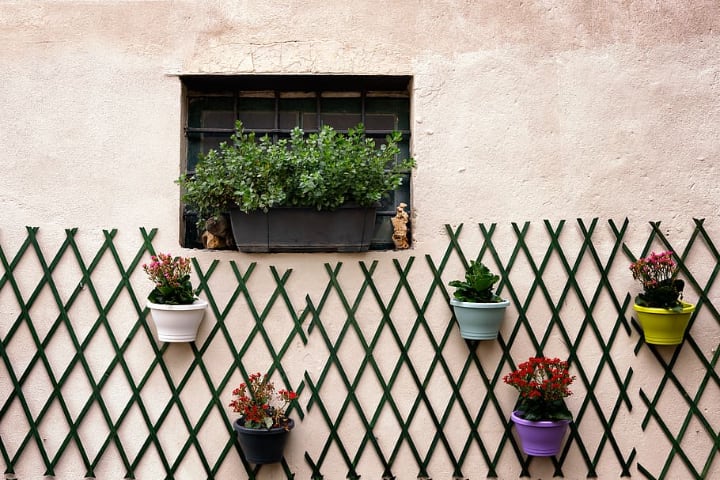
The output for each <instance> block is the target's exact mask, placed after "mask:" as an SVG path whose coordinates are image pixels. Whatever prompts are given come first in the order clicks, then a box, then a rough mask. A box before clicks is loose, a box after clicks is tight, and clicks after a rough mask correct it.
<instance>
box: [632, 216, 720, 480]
mask: <svg viewBox="0 0 720 480" xmlns="http://www.w3.org/2000/svg"><path fill="white" fill-rule="evenodd" d="M693 220H694V222H695V230H694V231H693V234H692V235H691V237H690V239H689V240H688V243H687V245H686V246H685V248H684V249H683V250H682V252H679V251H678V250H677V249H676V248H674V247H673V245H672V244H671V243H670V242H669V241H668V239H667V237H666V236H665V235H664V233H663V232H662V230H661V229H660V222H650V226H651V227H652V233H651V235H650V236H649V238H648V240H647V242H646V244H645V247H644V249H643V251H642V253H641V255H640V256H646V255H647V254H648V253H649V251H650V250H651V247H652V245H653V244H654V242H659V243H660V245H661V246H662V248H663V249H667V250H672V251H673V252H675V258H676V259H677V263H678V268H679V270H680V272H681V276H682V277H683V278H684V279H685V280H686V287H687V286H689V287H691V288H692V289H693V290H694V291H695V292H698V293H699V297H698V301H697V302H696V309H695V312H694V313H693V315H692V317H691V319H690V322H689V324H688V329H687V333H686V337H685V339H684V341H683V343H682V344H680V345H678V346H677V347H675V349H674V351H673V354H672V355H671V357H670V360H669V361H668V362H666V361H665V360H664V358H663V356H662V355H660V353H659V351H658V347H656V346H653V345H647V347H648V348H649V349H650V351H651V353H652V355H653V357H654V358H655V359H656V361H657V363H658V364H659V365H660V366H661V367H662V368H663V372H664V373H663V377H662V379H661V380H660V382H659V383H658V387H657V390H656V392H655V394H654V396H653V398H652V399H651V398H649V397H648V396H647V394H646V393H645V392H644V391H643V390H642V389H641V390H640V398H641V399H642V400H643V402H644V404H645V406H646V407H647V413H646V415H645V417H644V418H643V421H642V424H641V426H642V429H643V430H645V429H646V428H647V426H648V424H649V422H650V420H651V419H653V420H654V421H655V422H656V424H657V425H658V427H659V428H660V430H661V431H662V432H663V434H664V435H665V437H666V438H667V439H668V441H669V442H670V444H671V445H672V448H671V450H670V453H669V454H668V456H667V458H666V459H665V462H664V464H663V467H662V470H661V472H660V475H659V476H658V477H657V478H658V479H663V478H666V476H667V475H668V472H669V469H670V466H671V464H672V462H673V460H674V459H675V458H676V457H678V458H679V459H680V460H681V462H682V463H683V464H684V465H685V467H686V468H687V469H688V471H689V472H691V473H692V474H693V475H694V476H695V477H696V478H707V476H708V475H709V474H710V467H711V465H712V463H713V461H714V460H715V458H716V457H717V456H718V452H719V450H720V432H715V431H714V430H713V428H712V425H710V423H709V422H708V421H707V419H706V418H705V416H704V415H703V412H702V411H701V410H700V409H698V408H697V405H698V403H699V402H700V399H701V397H702V396H703V393H704V392H705V389H706V387H707V384H708V383H709V382H710V380H713V381H714V383H715V385H716V386H718V387H720V378H719V377H718V374H717V364H718V358H719V353H718V348H715V349H714V353H713V356H712V359H711V360H710V361H708V360H707V358H706V357H705V353H704V352H703V350H702V349H701V348H700V347H699V346H698V344H697V342H695V340H694V339H693V337H692V326H693V324H694V323H695V320H696V319H697V317H698V314H699V313H700V312H701V311H702V310H709V312H708V313H710V314H711V315H712V318H713V319H714V320H715V322H716V323H718V324H720V315H718V310H717V308H716V307H715V305H713V304H712V303H711V302H710V301H709V300H708V297H707V296H708V293H709V291H710V288H711V287H712V285H713V283H714V282H715V280H716V278H717V275H718V272H719V271H720V265H719V263H718V262H720V254H719V253H718V250H717V248H716V247H715V245H714V243H713V242H712V240H711V238H710V237H709V236H708V235H707V232H706V231H705V229H704V227H703V223H704V220H702V219H693ZM698 239H701V240H702V242H703V243H704V245H705V247H706V248H707V249H708V250H709V251H710V253H711V254H712V256H713V259H714V260H715V265H714V267H713V270H712V273H711V274H710V277H709V279H708V282H707V284H706V285H705V287H704V288H702V287H701V285H700V284H699V283H698V282H697V280H696V279H695V277H694V276H693V273H692V271H690V269H688V268H687V267H686V266H685V261H686V259H687V258H688V256H689V254H690V252H691V251H692V247H693V245H694V243H695V242H696V241H697V240H698ZM624 248H625V252H626V254H627V255H628V256H629V257H630V259H631V261H635V260H636V258H635V256H634V255H632V253H631V252H630V249H629V248H628V247H627V246H625V247H624ZM685 291H686V293H687V291H688V289H687V288H686V290H685ZM633 325H634V326H635V328H636V330H637V331H638V333H639V334H640V337H641V338H640V340H638V344H637V346H636V350H635V353H636V354H637V353H638V351H639V349H640V348H641V346H642V345H644V343H643V342H642V330H641V329H640V326H639V325H638V323H637V321H636V320H633ZM686 348H690V349H691V350H692V351H693V353H694V354H695V357H696V359H697V360H698V361H700V362H701V363H702V364H703V366H704V367H705V375H704V376H703V379H702V381H701V382H700V385H699V387H698V390H697V392H696V394H695V396H694V397H691V396H690V395H689V393H688V392H687V390H686V388H685V386H684V385H683V383H682V382H681V381H680V379H678V378H677V376H676V375H675V373H674V368H675V366H676V364H677V362H678V359H679V358H680V354H681V352H682V350H683V349H686ZM668 383H671V384H672V385H673V386H674V387H675V389H676V391H677V392H678V393H679V394H680V396H681V397H682V398H683V400H684V402H685V403H686V404H687V408H688V413H687V415H686V416H685V418H684V419H683V422H682V424H681V426H680V430H679V431H678V432H677V436H674V435H673V433H672V432H671V431H670V430H669V429H668V428H667V426H666V424H665V422H664V421H663V419H662V416H661V415H660V413H659V412H658V411H657V405H658V403H659V401H660V398H661V396H662V394H663V392H664V390H665V387H666V386H667V384H668ZM693 418H694V419H695V420H696V421H697V422H699V423H700V425H701V426H702V427H703V431H704V432H705V433H706V434H707V435H708V436H709V437H710V440H711V444H712V447H711V448H710V452H709V453H708V456H707V459H706V461H705V463H704V465H703V466H702V468H697V467H696V466H695V465H693V463H692V460H691V459H690V458H689V457H688V456H687V455H686V454H685V453H684V452H683V450H682V446H681V442H682V440H683V438H684V436H685V434H686V432H687V429H688V427H689V425H690V422H691V421H692V420H693ZM638 470H639V471H640V472H641V473H642V474H643V475H645V476H646V477H648V478H655V477H653V476H652V474H651V473H650V472H649V471H648V470H647V469H646V468H645V467H644V466H643V465H642V464H638Z"/></svg>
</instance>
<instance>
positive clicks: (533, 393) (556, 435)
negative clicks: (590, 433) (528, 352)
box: [503, 357, 575, 457]
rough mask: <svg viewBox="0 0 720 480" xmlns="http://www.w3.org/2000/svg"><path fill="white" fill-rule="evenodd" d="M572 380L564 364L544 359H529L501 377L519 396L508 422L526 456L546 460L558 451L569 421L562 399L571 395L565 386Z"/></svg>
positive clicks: (573, 378)
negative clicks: (518, 438)
mask: <svg viewBox="0 0 720 480" xmlns="http://www.w3.org/2000/svg"><path fill="white" fill-rule="evenodd" d="M574 380H575V376H574V375H573V376H571V375H570V373H569V372H568V363H567V362H565V361H562V360H560V359H559V358H547V357H534V358H530V359H528V361H527V362H524V363H521V364H520V365H519V366H518V368H517V369H516V370H514V371H513V372H510V373H509V374H507V375H505V376H504V377H503V381H504V382H505V383H507V384H508V385H511V386H513V387H515V388H516V389H517V390H518V392H519V393H520V398H519V399H518V402H517V407H516V408H515V410H514V411H513V412H512V414H511V415H510V419H511V420H512V421H513V423H514V424H515V428H516V430H517V432H518V436H519V437H520V443H521V445H522V448H523V451H524V452H525V453H527V454H528V455H533V456H536V457H550V456H553V455H557V454H558V452H560V445H561V444H562V440H563V437H564V436H565V432H566V431H567V428H568V425H569V424H570V421H571V420H572V413H570V411H569V410H568V408H567V406H566V405H565V400H564V399H565V397H567V396H569V395H572V392H571V391H570V389H569V386H570V384H572V382H573V381H574Z"/></svg>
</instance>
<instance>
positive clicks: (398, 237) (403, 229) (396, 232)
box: [392, 203, 410, 250]
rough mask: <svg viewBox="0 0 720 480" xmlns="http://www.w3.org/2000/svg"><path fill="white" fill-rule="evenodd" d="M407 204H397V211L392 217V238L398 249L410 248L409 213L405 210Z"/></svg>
mask: <svg viewBox="0 0 720 480" xmlns="http://www.w3.org/2000/svg"><path fill="white" fill-rule="evenodd" d="M405 207H407V204H405V203H401V204H400V205H398V206H397V209H396V210H397V213H396V214H395V216H394V217H393V218H392V226H393V235H392V239H393V242H395V248H396V249H398V250H402V249H406V248H410V242H408V226H407V224H408V220H409V218H408V214H407V212H406V211H405Z"/></svg>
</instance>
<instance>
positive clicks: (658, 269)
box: [630, 251, 695, 345]
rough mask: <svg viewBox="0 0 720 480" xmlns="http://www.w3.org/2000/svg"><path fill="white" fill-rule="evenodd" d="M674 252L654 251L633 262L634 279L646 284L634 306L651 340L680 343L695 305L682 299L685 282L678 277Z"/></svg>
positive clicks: (631, 268)
mask: <svg viewBox="0 0 720 480" xmlns="http://www.w3.org/2000/svg"><path fill="white" fill-rule="evenodd" d="M672 256H673V252H671V251H666V252H661V253H655V252H652V253H651V254H650V255H649V256H647V257H645V258H640V259H639V260H637V261H636V262H633V263H631V264H630V271H631V272H632V274H633V278H634V279H635V280H638V281H639V282H640V283H641V284H642V286H643V291H642V293H640V294H638V295H637V296H636V297H635V303H634V304H633V309H634V310H635V312H636V313H637V317H638V322H639V323H640V326H641V327H642V329H643V335H644V337H645V341H646V342H647V343H652V344H656V345H678V344H680V343H682V340H683V337H684V336H685V330H686V329H687V326H688V323H689V321H690V316H691V315H692V312H694V311H695V305H693V304H691V303H687V302H684V301H682V292H683V287H684V286H685V282H684V281H682V280H680V279H678V278H677V273H678V269H677V264H676V263H675V261H674V260H673V258H672Z"/></svg>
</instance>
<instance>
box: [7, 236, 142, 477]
mask: <svg viewBox="0 0 720 480" xmlns="http://www.w3.org/2000/svg"><path fill="white" fill-rule="evenodd" d="M75 232H76V230H67V231H66V233H67V235H66V240H65V242H64V243H63V245H62V246H61V247H60V250H59V251H58V254H57V255H56V256H55V258H54V259H53V261H52V262H50V264H49V265H48V264H47V263H46V262H45V259H44V256H43V254H42V252H41V250H40V247H39V245H38V244H37V238H36V233H37V229H30V228H29V229H28V240H29V243H28V245H32V246H33V248H34V250H35V254H36V256H37V258H38V260H39V262H40V265H41V268H42V270H43V273H44V275H43V280H41V282H40V283H39V284H38V285H37V287H36V288H35V290H34V291H33V293H32V294H31V296H30V297H29V299H28V302H27V303H26V302H23V300H22V296H21V294H20V292H19V289H17V288H15V294H16V298H17V301H18V303H19V304H20V306H21V317H23V316H25V317H26V318H28V320H29V309H30V307H31V306H32V304H33V303H34V301H35V299H36V298H37V296H38V295H39V293H40V291H41V290H42V288H43V287H44V286H45V285H46V284H48V285H49V287H50V289H51V291H52V294H53V298H54V300H55V302H56V304H57V306H58V309H59V310H60V315H59V316H58V318H57V319H56V320H55V322H53V324H52V326H51V328H50V329H49V331H48V334H47V335H46V337H45V340H43V342H42V343H40V342H39V340H38V338H37V335H36V334H35V333H34V329H33V328H32V324H31V322H29V321H28V327H29V328H31V332H32V336H33V340H34V341H35V343H36V347H37V353H36V354H35V355H34V356H33V358H32V359H31V361H30V363H29V365H28V367H27V368H26V370H25V374H24V375H23V377H21V378H20V379H19V381H18V382H17V384H16V393H17V391H18V390H19V389H20V387H21V386H22V384H23V383H24V381H25V380H26V379H27V377H28V376H29V375H30V373H31V372H32V369H33V367H34V365H35V363H36V362H37V360H38V359H40V360H41V361H42V363H43V365H44V366H45V369H46V373H47V374H48V377H49V378H50V380H51V383H52V385H53V393H52V394H51V396H50V397H49V399H48V400H47V401H46V403H45V404H44V406H43V407H42V409H41V410H40V412H39V413H38V415H37V418H36V419H35V420H34V421H33V420H32V419H30V418H28V421H29V423H30V432H28V435H27V436H26V437H25V440H24V441H23V442H22V443H21V445H20V447H19V449H18V452H17V453H16V457H19V455H21V453H22V450H23V449H24V448H25V446H26V445H27V441H28V440H29V438H30V436H31V435H32V436H34V437H37V425H39V424H40V422H41V421H42V419H43V417H44V416H45V414H46V413H47V412H48V410H49V408H50V406H51V405H52V403H53V401H54V400H55V399H56V398H57V399H58V402H59V403H60V405H61V409H62V412H63V415H64V417H65V420H66V421H67V423H68V426H69V427H70V432H69V433H68V435H67V436H66V437H65V439H64V440H63V442H62V443H61V445H60V447H59V449H58V452H57V453H56V455H55V458H54V459H53V460H52V461H50V460H49V459H48V458H47V457H46V455H45V453H44V449H43V447H42V445H38V448H40V449H41V451H42V452H43V456H44V458H45V460H46V463H45V468H46V474H48V475H52V474H53V473H52V472H53V471H54V466H55V465H56V463H57V462H58V461H59V459H60V457H61V456H62V453H63V452H64V451H65V449H66V448H67V446H68V444H69V442H70V440H74V441H75V444H76V446H77V448H78V450H79V452H80V454H81V456H82V459H83V462H84V464H85V467H86V468H87V469H88V474H87V475H88V476H92V475H93V467H94V464H95V463H96V462H97V458H99V457H100V456H101V455H102V453H103V451H104V448H102V449H101V450H100V452H99V453H98V455H97V457H96V460H95V462H92V463H91V462H90V460H89V459H88V457H87V455H86V453H85V449H84V447H83V446H82V443H81V442H80V439H79V437H78V435H77V427H76V426H75V424H76V423H77V424H80V423H82V418H83V417H84V413H86V412H87V410H88V408H89V406H86V408H85V409H83V411H81V413H80V414H79V415H78V418H77V419H75V420H73V419H72V418H71V416H70V413H69V411H68V410H67V407H66V406H65V404H64V401H63V400H62V397H61V396H60V390H61V388H62V386H63V384H64V383H65V381H66V380H67V379H68V377H69V375H70V373H71V372H72V370H73V367H74V366H75V364H76V363H78V362H79V363H80V364H81V366H82V369H83V371H84V373H85V375H86V377H87V380H88V382H89V383H90V385H91V388H92V390H93V395H92V398H91V400H90V401H89V403H90V402H92V401H93V400H95V401H97V402H98V405H99V407H100V409H101V412H102V415H103V418H104V420H105V421H106V422H107V424H108V427H109V429H110V433H111V435H114V433H115V430H114V428H113V426H112V421H111V420H110V416H109V413H108V411H107V408H106V406H105V404H104V402H103V401H102V397H101V395H100V391H101V389H102V383H100V384H96V383H95V381H94V379H93V378H92V374H91V372H90V368H89V365H88V364H87V361H86V360H85V359H84V357H83V356H82V355H81V352H83V351H84V348H85V347H86V346H87V345H88V343H89V342H90V340H91V339H92V337H93V334H94V332H95V331H96V330H97V329H98V328H99V327H100V323H95V325H94V326H93V327H92V329H91V330H90V332H89V333H88V335H87V336H86V340H85V342H83V344H82V345H80V344H79V343H78V340H77V337H76V336H75V334H74V329H73V327H72V324H71V323H70V321H69V319H68V317H67V309H69V307H70V306H71V305H72V303H73V302H74V300H75V299H76V298H77V296H78V295H79V293H80V292H81V290H82V289H83V288H85V287H86V286H87V287H88V288H90V289H91V290H92V281H91V279H90V275H89V273H90V272H91V271H92V270H90V272H89V271H88V270H86V269H82V273H83V280H82V281H81V283H80V284H79V285H78V286H77V287H76V288H75V290H74V291H73V293H72V294H71V296H70V297H69V300H68V302H67V304H63V302H62V300H61V299H60V297H59V294H58V293H57V289H56V288H55V287H54V283H53V280H52V271H53V270H54V269H55V267H56V266H57V265H58V263H59V262H60V260H61V259H62V257H63V255H64V253H65V252H66V251H67V249H68V248H70V249H71V250H72V252H73V253H74V255H75V257H76V259H77V260H78V262H79V263H80V265H81V267H82V259H81V257H80V255H79V252H78V249H77V245H76V244H75V242H74V234H75ZM104 233H105V238H106V239H105V243H104V245H103V247H102V248H101V249H100V251H99V253H98V255H97V256H96V258H95V261H94V263H93V266H92V268H93V269H94V268H95V267H96V266H97V264H98V263H99V260H100V258H101V257H102V256H103V254H104V252H105V251H106V250H107V249H108V248H111V245H112V238H113V237H114V236H115V233H116V232H115V231H112V232H107V231H106V232H104ZM142 233H143V235H144V237H145V243H144V246H148V245H149V242H150V240H151V238H152V236H154V235H155V232H154V231H153V232H151V234H150V236H148V235H147V234H146V233H145V231H144V230H143V232H142ZM24 251H25V250H24V249H22V253H24ZM138 255H140V254H138ZM3 266H4V268H5V270H6V275H9V274H11V271H12V269H11V268H9V267H10V265H8V264H7V262H6V260H5V257H4V255H3ZM135 266H137V265H135ZM13 283H14V282H13ZM15 286H16V285H15ZM118 294H119V292H117V291H116V294H114V295H113V296H112V297H111V298H110V300H109V302H108V303H109V304H110V305H111V304H112V303H113V302H114V301H115V299H116V298H117V295H118ZM95 300H96V303H97V297H96V296H95ZM99 311H102V309H100V308H99ZM101 318H104V317H101ZM61 324H63V325H64V326H65V327H66V329H67V331H68V333H69V336H70V338H71V341H72V342H73V346H74V347H75V350H76V352H78V353H76V355H75V356H74V357H73V358H72V359H71V361H70V363H69V365H68V367H67V368H66V370H65V373H64V374H63V375H62V376H61V378H60V379H59V380H57V381H55V378H54V376H53V372H52V370H51V369H50V367H49V365H48V364H47V358H46V357H45V355H44V350H45V348H46V347H47V346H48V344H49V343H50V341H51V340H52V338H53V335H54V333H55V332H56V331H57V328H58V327H59V326H60V325H61ZM15 325H18V323H17V322H16V323H15ZM104 325H105V327H106V330H107V332H108V335H109V336H110V339H111V342H113V344H114V345H113V346H114V347H116V348H117V344H116V343H115V342H114V336H113V334H112V332H111V331H110V328H109V326H108V325H107V322H106V321H105V322H104ZM11 338H12V333H10V334H8V335H7V336H6V339H5V341H4V343H5V344H7V343H8V342H9V341H10V340H11ZM118 358H121V357H119V356H118V357H115V361H117V360H118ZM8 369H9V370H10V371H12V370H11V366H10V365H9V364H8ZM104 379H107V377H104ZM20 394H21V393H20ZM12 399H13V396H12V395H11V396H10V397H9V398H8V401H7V402H6V403H5V405H4V406H3V409H2V411H1V412H0V415H2V414H4V411H5V409H6V408H7V407H9V405H10V402H11V401H12ZM23 403H25V402H24V401H23ZM106 444H107V442H106ZM115 445H116V447H117V448H118V451H119V453H120V455H121V458H122V460H123V462H125V464H126V466H127V457H126V455H125V453H124V450H123V447H122V445H121V444H120V442H119V440H118V439H117V437H116V436H115ZM12 463H14V462H9V463H8V464H9V465H12Z"/></svg>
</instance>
